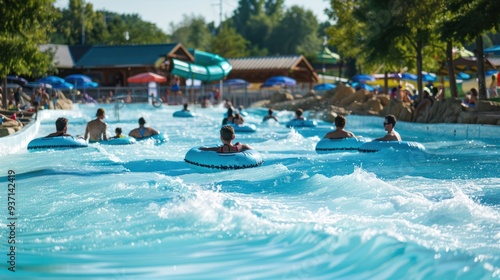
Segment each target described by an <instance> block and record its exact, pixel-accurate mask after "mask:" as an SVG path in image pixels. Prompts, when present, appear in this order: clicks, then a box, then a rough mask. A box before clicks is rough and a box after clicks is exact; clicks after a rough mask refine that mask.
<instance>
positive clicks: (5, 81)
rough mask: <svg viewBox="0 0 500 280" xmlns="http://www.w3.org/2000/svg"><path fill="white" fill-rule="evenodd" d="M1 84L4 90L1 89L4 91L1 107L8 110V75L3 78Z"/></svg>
mask: <svg viewBox="0 0 500 280" xmlns="http://www.w3.org/2000/svg"><path fill="white" fill-rule="evenodd" d="M1 86H2V89H3V91H2V90H0V92H1V93H2V100H0V108H5V110H7V94H8V92H7V77H5V78H4V79H3V80H2V83H1Z"/></svg>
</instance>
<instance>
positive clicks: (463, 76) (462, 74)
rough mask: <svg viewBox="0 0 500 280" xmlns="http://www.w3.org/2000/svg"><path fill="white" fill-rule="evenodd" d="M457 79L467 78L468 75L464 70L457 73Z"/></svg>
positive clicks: (468, 77)
mask: <svg viewBox="0 0 500 280" xmlns="http://www.w3.org/2000/svg"><path fill="white" fill-rule="evenodd" d="M457 79H460V80H469V79H470V75H469V74H467V73H465V72H460V73H458V74H457Z"/></svg>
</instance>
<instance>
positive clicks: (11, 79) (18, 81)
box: [7, 75, 28, 86]
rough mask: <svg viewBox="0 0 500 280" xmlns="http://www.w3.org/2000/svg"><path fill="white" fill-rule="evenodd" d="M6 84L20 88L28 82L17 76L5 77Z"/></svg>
mask: <svg viewBox="0 0 500 280" xmlns="http://www.w3.org/2000/svg"><path fill="white" fill-rule="evenodd" d="M7 83H13V84H18V85H20V86H25V85H27V84H28V80H26V79H24V78H21V77H19V76H12V75H9V76H7Z"/></svg>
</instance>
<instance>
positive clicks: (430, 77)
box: [422, 72, 437, 82]
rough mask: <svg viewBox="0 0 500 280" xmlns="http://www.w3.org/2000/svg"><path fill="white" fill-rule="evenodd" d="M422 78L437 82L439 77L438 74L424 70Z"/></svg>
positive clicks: (425, 80)
mask: <svg viewBox="0 0 500 280" xmlns="http://www.w3.org/2000/svg"><path fill="white" fill-rule="evenodd" d="M422 80H423V81H424V82H435V81H437V77H436V74H431V73H423V72H422Z"/></svg>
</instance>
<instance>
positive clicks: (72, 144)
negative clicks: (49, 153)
mask: <svg viewBox="0 0 500 280" xmlns="http://www.w3.org/2000/svg"><path fill="white" fill-rule="evenodd" d="M85 147H88V144H87V141H85V139H83V138H79V137H74V136H56V137H41V138H36V139H33V140H31V141H30V142H29V144H28V151H35V150H49V149H51V150H66V149H74V148H85Z"/></svg>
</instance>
